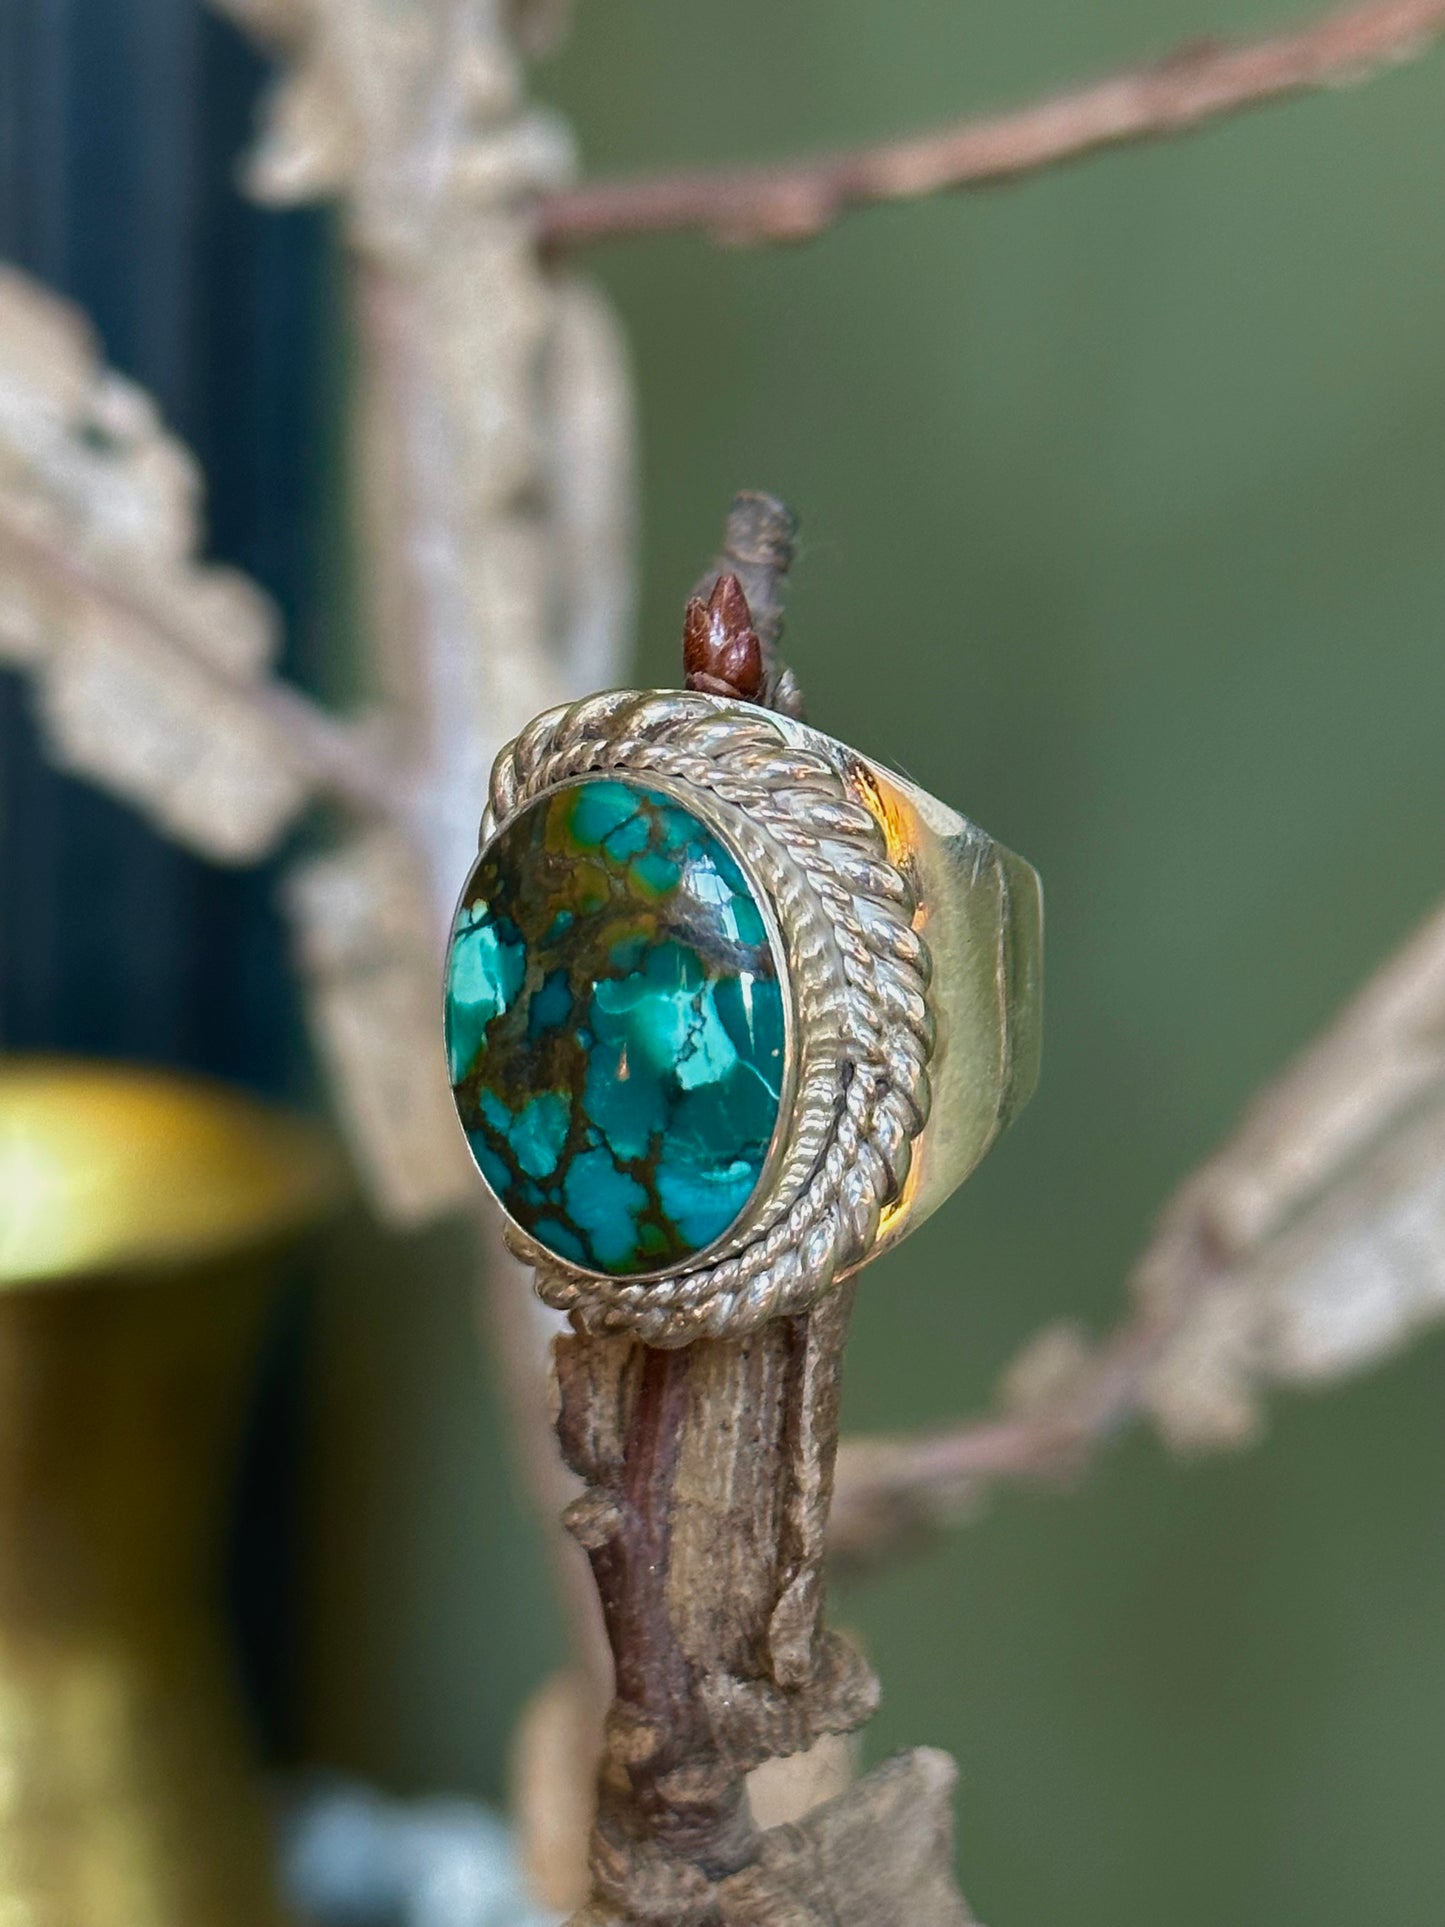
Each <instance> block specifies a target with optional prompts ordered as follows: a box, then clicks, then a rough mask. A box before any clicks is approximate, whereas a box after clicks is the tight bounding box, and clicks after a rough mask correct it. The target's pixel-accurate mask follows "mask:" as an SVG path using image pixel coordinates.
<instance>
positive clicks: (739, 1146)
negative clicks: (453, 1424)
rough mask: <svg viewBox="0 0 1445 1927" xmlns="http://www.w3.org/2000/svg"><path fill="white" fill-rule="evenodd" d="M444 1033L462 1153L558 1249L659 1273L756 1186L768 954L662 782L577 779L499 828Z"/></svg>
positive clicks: (748, 899)
mask: <svg viewBox="0 0 1445 1927" xmlns="http://www.w3.org/2000/svg"><path fill="white" fill-rule="evenodd" d="M446 1031H447V1051H448V1055H449V1059H450V1067H451V1078H452V1091H453V1094H454V1096H455V1098H456V1103H457V1110H458V1112H459V1113H460V1116H461V1121H462V1127H463V1129H464V1130H465V1131H466V1134H467V1141H468V1143H469V1144H470V1145H471V1148H472V1155H473V1156H474V1157H475V1159H476V1161H477V1164H478V1166H479V1168H480V1170H481V1172H482V1175H483V1177H485V1179H486V1180H487V1183H488V1184H489V1185H490V1186H491V1188H492V1190H493V1191H494V1192H495V1193H496V1195H497V1197H498V1198H499V1199H500V1201H501V1203H502V1204H503V1205H504V1206H505V1208H506V1210H507V1211H508V1212H509V1213H510V1215H511V1216H512V1217H513V1218H514V1219H515V1220H516V1221H517V1223H518V1224H520V1225H521V1226H523V1228H524V1229H525V1230H527V1231H529V1232H530V1233H531V1234H532V1236H533V1237H534V1238H536V1240H537V1241H538V1243H539V1244H542V1245H544V1246H546V1248H547V1249H548V1250H549V1251H551V1252H553V1253H555V1254H556V1255H557V1256H558V1257H561V1258H566V1259H569V1260H570V1261H571V1262H572V1263H574V1264H577V1265H582V1266H585V1267H586V1268H587V1269H588V1270H590V1271H600V1272H608V1273H611V1274H613V1275H615V1276H625V1275H627V1274H629V1273H647V1272H653V1271H659V1270H662V1269H665V1268H666V1267H668V1266H670V1265H673V1264H675V1263H677V1262H678V1261H680V1260H684V1259H687V1258H690V1257H692V1256H693V1255H694V1254H695V1253H697V1252H699V1251H702V1250H703V1249H704V1248H705V1247H706V1246H708V1245H711V1244H713V1243H714V1242H715V1241H716V1240H717V1239H718V1238H720V1237H721V1236H722V1235H723V1234H724V1232H726V1231H727V1230H728V1229H729V1227H730V1226H731V1225H733V1224H734V1223H735V1222H736V1220H737V1218H738V1217H739V1215H740V1214H741V1213H742V1211H743V1210H744V1208H745V1207H746V1206H747V1204H748V1202H749V1200H750V1199H751V1197H752V1195H753V1193H754V1191H755V1190H756V1189H757V1186H758V1182H759V1180H760V1178H761V1177H762V1173H763V1166H764V1164H765V1162H766V1160H767V1156H768V1151H769V1148H770V1146H771V1144H772V1139H773V1132H774V1129H775V1127H776V1124H777V1120H778V1107H779V1103H780V1100H781V1093H782V1087H783V990H782V984H781V982H780V978H779V967H778V958H777V956H776V954H775V952H774V949H773V945H772V942H771V940H770V938H769V935H768V931H767V927H766V925H765V923H764V920H763V915H762V911H761V909H760V907H759V903H758V899H757V897H756V896H755V895H754V893H753V891H752V889H751V888H750V887H749V885H748V883H747V881H746V879H745V878H744V876H743V873H742V870H741V869H740V868H739V865H738V863H737V860H736V858H735V857H734V856H733V855H732V852H731V851H730V850H729V849H728V848H727V847H726V846H725V845H724V844H723V843H722V842H721V841H720V840H719V838H718V837H717V836H715V835H714V834H713V832H712V831H711V830H709V829H708V828H707V827H706V825H705V824H703V823H702V822H700V821H699V820H698V818H697V817H695V816H694V815H692V814H691V812H690V811H688V810H686V809H684V808H683V807H682V806H681V805H680V804H678V803H676V802H674V801H673V800H672V798H671V797H668V796H665V795H663V794H662V793H661V792H659V791H657V790H649V789H643V788H640V787H636V786H634V785H632V784H629V783H622V782H613V781H606V782H603V781H596V782H584V783H577V784H574V785H572V786H571V787H569V788H567V789H563V790H559V791H557V792H556V793H555V794H554V795H551V796H547V797H543V798H541V799H539V800H538V801H537V802H535V803H532V804H530V805H529V806H528V807H527V808H526V809H524V810H522V811H521V812H520V813H519V814H518V815H517V816H516V817H515V818H514V819H513V820H512V822H511V823H509V824H508V825H507V827H506V828H505V829H504V830H503V831H502V832H501V833H500V834H499V835H498V836H497V837H495V838H494V839H493V841H492V842H491V843H490V844H489V845H488V847H487V848H486V849H485V850H484V851H483V853H482V856H481V858H480V860H479V862H478V864H477V867H476V868H475V870H473V872H472V875H471V877H470V879H469V881H468V884H467V888H466V892H465V895H464V897H463V899H462V907H461V909H460V911H459V912H458V914H457V920H456V925H455V928H454V930H453V932H452V940H451V950H450V954H449V957H448V962H447V997H446Z"/></svg>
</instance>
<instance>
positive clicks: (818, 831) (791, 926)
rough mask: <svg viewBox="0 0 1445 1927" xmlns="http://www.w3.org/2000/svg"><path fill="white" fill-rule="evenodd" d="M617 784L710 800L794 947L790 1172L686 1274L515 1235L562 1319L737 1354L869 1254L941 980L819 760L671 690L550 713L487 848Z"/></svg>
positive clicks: (902, 883) (917, 1086) (891, 1192)
mask: <svg viewBox="0 0 1445 1927" xmlns="http://www.w3.org/2000/svg"><path fill="white" fill-rule="evenodd" d="M609 771H611V772H620V773H625V774H627V775H628V776H631V777H633V778H643V777H645V778H647V779H649V780H655V781H658V782H661V783H663V784H665V785H666V784H671V785H676V786H678V787H679V788H680V789H681V790H682V791H683V792H684V793H686V792H687V791H688V790H689V789H690V790H692V791H694V792H702V793H703V794H704V795H706V796H708V797H711V798H713V799H715V801H716V803H717V804H719V805H721V806H723V811H724V813H725V820H726V821H727V823H728V826H729V828H730V830H731V831H732V833H733V834H734V836H735V839H736V841H737V842H738V844H739V846H740V848H741V850H742V854H743V856H744V857H745V859H746V861H747V864H748V866H749V868H750V869H751V871H752V873H753V876H754V878H755V880H756V881H757V882H758V883H760V884H761V885H762V887H763V888H764V889H765V890H767V891H768V893H769V895H770V897H771V898H772V900H773V902H774V905H775V908H776V909H777V910H778V913H779V918H780V922H781V923H782V926H783V930H784V937H785V943H786V947H787V949H788V953H789V955H788V966H789V971H790V974H791V977H792V981H793V985H794V990H795V995H796V998H797V1008H798V1018H799V1030H800V1044H801V1050H802V1056H803V1070H802V1073H801V1075H800V1080H799V1091H798V1097H797V1101H796V1103H795V1107H794V1117H793V1119H792V1121H791V1131H790V1136H789V1140H788V1145H787V1149H786V1152H785V1155H784V1159H783V1163H782V1166H781V1169H780V1172H779V1173H778V1175H777V1177H776V1178H775V1180H774V1182H773V1183H772V1185H771V1186H770V1187H769V1188H768V1190H767V1192H766V1193H765V1194H764V1195H762V1196H760V1197H759V1198H758V1199H757V1200H755V1203H754V1206H753V1208H752V1209H751V1210H750V1212H749V1213H748V1214H747V1216H746V1217H745V1219H744V1220H743V1221H742V1223H741V1224H740V1225H739V1227H738V1230H737V1233H736V1235H735V1236H734V1237H733V1238H732V1239H731V1240H729V1242H728V1244H727V1245H726V1246H725V1247H724V1248H723V1250H722V1251H721V1252H720V1253H719V1254H717V1255H715V1256H713V1257H711V1258H710V1259H708V1260H704V1261H701V1262H696V1263H694V1264H693V1265H691V1266H690V1267H686V1268H683V1269H681V1270H679V1271H678V1272H676V1273H672V1274H664V1275H662V1276H659V1277H654V1278H647V1279H631V1280H629V1279H625V1278H620V1279H600V1278H598V1277H596V1276H595V1275H593V1274H591V1273H587V1272H582V1271H579V1270H577V1269H575V1268H574V1267H571V1266H568V1265H567V1264H565V1263H564V1262H563V1261H561V1260H559V1259H557V1258H555V1257H554V1256H553V1255H552V1254H551V1253H549V1252H547V1251H545V1250H543V1249H542V1247H541V1246H539V1245H538V1244H537V1243H536V1242H535V1240H533V1239H531V1238H529V1237H528V1236H527V1235H526V1234H525V1233H522V1232H519V1231H518V1230H517V1228H516V1227H515V1226H511V1225H509V1226H508V1228H507V1238H508V1242H509V1244H510V1245H511V1246H512V1248H513V1250H514V1251H515V1252H516V1253H517V1254H518V1256H520V1257H522V1258H524V1259H525V1260H526V1261H527V1262H528V1263H529V1264H531V1265H533V1266H534V1267H535V1268H536V1272H537V1289H538V1292H539V1293H540V1294H541V1296H542V1297H543V1298H544V1299H545V1300H546V1302H547V1303H548V1304H549V1305H552V1306H554V1307H556V1308H557V1309H558V1310H561V1311H567V1312H571V1313H573V1314H575V1315H576V1316H577V1317H578V1318H579V1320H580V1321H581V1323H582V1324H583V1325H584V1326H586V1327H587V1329H589V1330H592V1331H616V1330H628V1331H631V1332H633V1333H635V1334H636V1335H637V1336H638V1337H640V1338H642V1339H644V1340H645V1341H646V1342H647V1343H648V1344H652V1345H661V1346H670V1345H681V1344H686V1343H688V1342H689V1341H690V1340H692V1339H694V1338H699V1337H704V1336H712V1337H722V1336H728V1337H736V1336H738V1335H739V1334H741V1333H743V1332H746V1331H750V1330H752V1329H753V1328H754V1327H756V1326H758V1325H761V1324H763V1323H765V1322H766V1321H767V1320H768V1319H771V1318H778V1317H783V1316H787V1315H790V1314H793V1313H796V1312H800V1311H803V1310H806V1308H807V1307H808V1306H809V1305H811V1304H813V1303H815V1302H816V1301H817V1300H818V1299H819V1298H820V1297H821V1296H822V1295H823V1293H824V1292H825V1291H826V1290H827V1289H828V1287H829V1285H830V1284H831V1283H832V1282H833V1280H834V1279H835V1278H836V1277H837V1276H838V1275H839V1274H840V1273H841V1272H843V1271H845V1270H846V1269H848V1268H849V1267H851V1266H853V1265H856V1264H857V1263H858V1262H859V1261H860V1260H861V1259H862V1258H864V1257H865V1256H866V1255H867V1252H868V1250H869V1249H870V1248H871V1246H872V1243H873V1239H874V1237H875V1235H876V1233H877V1230H878V1223H879V1219H880V1217H881V1215H882V1212H883V1211H884V1209H885V1208H886V1206H887V1205H889V1204H890V1203H892V1202H893V1201H894V1200H895V1199H896V1198H897V1197H898V1196H899V1195H900V1194H901V1192H902V1190H903V1186H904V1184H905V1182H906V1180H907V1176H908V1169H909V1164H910V1161H911V1156H912V1145H913V1140H914V1139H915V1138H916V1137H917V1135H918V1133H919V1132H920V1131H921V1130H922V1128H923V1125H924V1122H925V1120H926V1118H927V1115H928V1102H929V1088H928V1062H929V1058H930V1056H931V1053H932V1049H933V1024H932V1019H931V1016H930V1013H929V1007H928V997H927V989H928V979H929V972H930V964H929V958H928V952H927V948H926V946H925V944H924V942H923V939H922V937H921V936H920V935H919V933H918V932H917V931H916V930H915V929H914V927H913V915H914V910H915V904H914V899H913V893H912V890H911V889H910V886H909V884H908V882H907V881H906V879H905V878H904V876H903V875H902V873H901V872H900V871H899V870H898V869H897V868H896V867H895V865H894V864H893V863H891V862H890V861H889V859H888V854H887V848H886V844H885V841H884V836H883V831H882V829H881V827H880V825H879V824H878V822H877V820H876V818H875V817H874V816H873V814H872V812H871V811H869V810H868V809H867V808H866V807H865V806H864V805H863V804H862V803H860V802H858V801H857V800H856V799H855V798H854V796H853V795H852V794H851V793H850V791H849V787H848V783H847V780H846V777H845V775H844V773H843V771H842V770H841V769H840V768H839V767H838V766H837V764H836V763H835V762H834V761H833V760H832V759H831V758H830V757H829V756H827V755H826V754H824V753H823V752H822V751H821V750H818V749H812V748H801V747H797V746H795V745H794V744H792V743H790V742H789V741H788V740H787V738H786V737H785V736H784V734H783V732H782V731H781V730H780V729H779V728H778V726H777V724H776V723H775V722H774V721H773V719H772V718H771V716H770V715H769V713H768V712H767V711H766V710H762V709H755V708H752V707H751V706H750V705H746V704H735V703H729V702H726V701H724V700H723V699H720V698H717V697H710V696H703V695H694V694H684V693H680V692H672V691H653V692H645V693H641V694H639V693H636V692H632V691H614V692H611V693H609V694H607V695H603V696H594V697H590V698H588V699H587V700H586V701H583V702H579V703H572V704H569V705H568V706H566V707H564V708H560V709H553V710H548V711H547V712H546V713H544V714H543V715H541V716H539V717H537V718H536V720H535V721H534V722H532V723H531V724H529V725H528V727H527V728H526V729H525V730H524V731H523V732H522V734H521V735H520V736H518V737H517V738H516V739H515V740H514V741H513V742H511V743H510V744H508V745H507V746H506V748H504V749H503V750H502V752H501V753H500V755H499V756H498V757H497V761H496V763H495V765H494V766H493V770H492V782H491V798H490V801H489V803H488V806H487V811H486V814H485V816H484V818H483V821H482V840H483V841H484V842H485V841H487V840H488V839H489V838H490V837H491V835H492V834H494V832H495V831H496V830H497V829H499V828H501V827H502V826H503V825H504V824H505V823H506V822H507V821H508V820H509V819H510V818H511V817H512V816H514V815H515V814H516V813H517V811H518V810H520V809H522V808H524V807H525V806H526V805H527V803H529V802H530V801H532V800H533V799H534V798H535V797H537V796H539V795H541V794H542V793H543V792H545V791H548V790H551V789H555V788H556V787H558V786H559V785H560V784H563V783H567V782H571V781H575V780H577V779H578V778H580V777H585V776H589V775H595V774H598V773H602V772H609Z"/></svg>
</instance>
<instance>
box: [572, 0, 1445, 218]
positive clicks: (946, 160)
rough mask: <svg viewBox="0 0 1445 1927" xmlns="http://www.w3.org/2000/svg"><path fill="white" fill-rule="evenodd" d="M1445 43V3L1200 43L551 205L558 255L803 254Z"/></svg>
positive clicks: (1388, 6)
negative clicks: (951, 119)
mask: <svg viewBox="0 0 1445 1927" xmlns="http://www.w3.org/2000/svg"><path fill="white" fill-rule="evenodd" d="M1442 35H1445V0H1367V4H1365V5H1363V6H1355V7H1351V8H1347V9H1346V10H1345V11H1344V12H1339V13H1332V14H1329V15H1327V16H1326V17H1325V18H1323V19H1321V20H1317V21H1315V22H1313V23H1312V24H1311V25H1309V26H1306V27H1301V28H1299V29H1298V30H1297V31H1295V32H1293V33H1283V34H1274V35H1270V36H1268V37H1266V38H1263V39H1260V40H1252V41H1246V42H1244V43H1242V44H1239V45H1229V44H1225V43H1221V42H1218V41H1213V40H1209V41H1194V42H1191V43H1189V44H1188V45H1186V46H1183V47H1180V48H1179V49H1178V50H1177V51H1176V52H1174V53H1173V54H1171V55H1169V56H1168V57H1167V58H1165V59H1164V60H1162V61H1158V62H1156V63H1153V64H1151V65H1148V66H1143V67H1135V68H1130V69H1128V70H1126V71H1125V72H1123V73H1119V74H1115V75H1113V76H1112V77H1111V78H1109V79H1106V80H1101V81H1096V82H1093V83H1092V84H1089V85H1087V86H1083V87H1079V88H1076V89H1071V90H1069V91H1067V92H1065V93H1061V94H1054V95H1051V96H1050V97H1049V98H1047V99H1045V100H1042V101H1039V102H1036V103H1035V104H1034V105H1032V106H1028V107H1022V108H1018V109H1014V110H1011V111H1006V112H1003V113H998V114H991V115H986V116H984V117H983V118H981V119H977V120H968V121H964V122H962V123H956V124H954V125H951V126H947V127H941V128H937V129H935V130H933V131H932V132H930V133H927V134H921V135H917V136H914V137H913V138H910V139H906V140H897V141H887V142H883V143H881V144H879V145H877V146H872V147H863V148H858V149H856V150H853V151H849V152H842V153H833V154H823V155H818V156H815V157H812V158H809V159H805V160H797V161H781V162H777V163H775V164H773V165H771V166H762V167H736V168H716V169H706V170H702V169H700V170H697V171H693V172H686V173H677V174H663V175H646V176H639V177H637V178H635V179H631V180H616V181H594V182H592V183H590V184H586V185H583V186H581V187H576V188H568V189H564V190H563V191H561V192H559V193H554V194H550V195H547V196H545V197H544V198H543V200H542V202H541V205H540V208H539V214H538V219H539V224H540V230H541V237H542V241H543V244H544V245H545V246H547V247H549V248H552V249H554V250H556V249H562V248H571V247H579V246H584V245H587V244H588V243H591V242H595V241H606V240H612V239H616V238H618V237H620V236H624V235H641V234H665V233H670V232H673V231H675V230H678V229H684V228H698V229H702V230H703V231H705V232H706V233H709V234H711V235H713V236H714V237H716V238H717V239H718V240H721V241H726V242H728V243H730V244H733V245H747V244H751V243H756V242H762V241H803V240H808V239H810V238H811V237H812V236H813V235H816V234H819V233H821V232H822V231H823V230H824V229H825V228H827V227H830V226H831V225H832V224H833V222H834V221H836V220H837V219H838V217H839V215H841V214H843V213H845V212H846V211H847V210H848V209H850V208H857V207H866V206H870V205H873V204H876V203H878V202H884V201H909V200H917V199H919V198H920V197H922V196H924V195H928V194H938V193H942V192H945V191H950V190H953V189H957V188H966V187H983V186H987V185H989V184H991V183H997V182H1000V181H1011V180H1016V179H1018V178H1019V177H1020V176H1021V175H1025V174H1032V173H1037V172H1038V171H1040V170H1041V169H1043V168H1049V167H1056V166H1058V165H1059V164H1060V163H1061V162H1063V161H1069V160H1075V159H1078V158H1080V157H1081V156H1083V155H1087V154H1092V153H1096V152H1098V151H1099V150H1100V149H1103V148H1109V147H1121V146H1124V145H1125V144H1127V143H1130V142H1134V141H1142V140H1153V139H1160V138H1164V137H1167V136H1170V135H1174V134H1184V133H1189V132H1192V131H1193V130H1194V129H1195V128H1197V127H1200V126H1203V125H1205V124H1206V123H1208V122H1210V121H1213V120H1218V119H1220V118H1222V117H1223V116H1225V115H1228V114H1235V113H1239V112H1242V111H1243V110H1244V109H1246V108H1249V107H1260V106H1263V105H1265V104H1266V103H1267V102H1269V101H1274V100H1281V99H1285V98H1287V97H1288V96H1289V95H1291V94H1300V93H1307V92H1310V91H1312V90H1313V89H1316V88H1322V87H1338V86H1346V85H1350V84H1352V83H1354V82H1356V81H1359V80H1362V79H1364V78H1365V77H1366V76H1367V75H1368V74H1370V73H1371V72H1373V71H1374V70H1376V69H1377V68H1380V67H1385V66H1392V65H1397V64H1400V63H1402V62H1405V61H1408V60H1411V59H1413V58H1415V57H1416V56H1417V55H1418V54H1420V53H1423V52H1424V50H1425V49H1426V48H1427V47H1428V46H1429V45H1430V44H1431V43H1432V42H1433V41H1435V40H1437V39H1439V38H1440V37H1441V36H1442Z"/></svg>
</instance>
